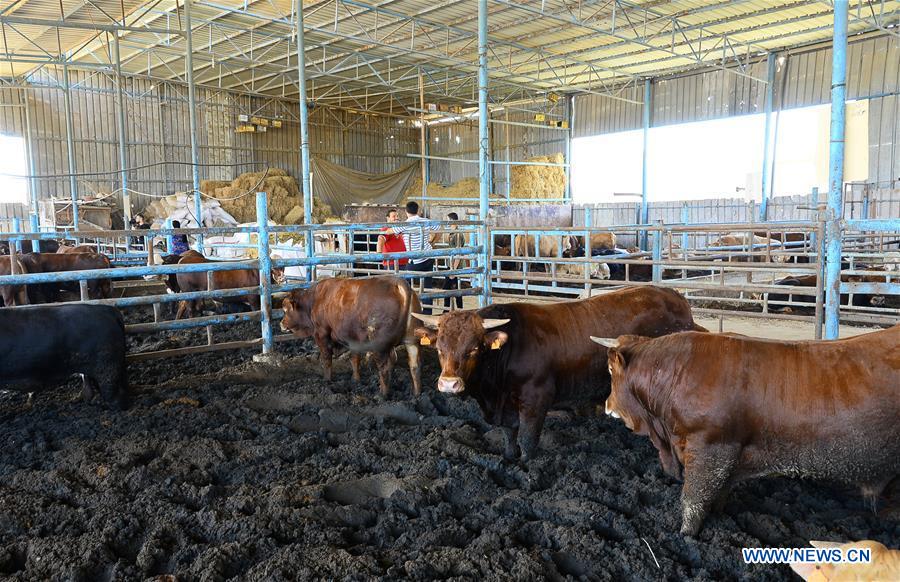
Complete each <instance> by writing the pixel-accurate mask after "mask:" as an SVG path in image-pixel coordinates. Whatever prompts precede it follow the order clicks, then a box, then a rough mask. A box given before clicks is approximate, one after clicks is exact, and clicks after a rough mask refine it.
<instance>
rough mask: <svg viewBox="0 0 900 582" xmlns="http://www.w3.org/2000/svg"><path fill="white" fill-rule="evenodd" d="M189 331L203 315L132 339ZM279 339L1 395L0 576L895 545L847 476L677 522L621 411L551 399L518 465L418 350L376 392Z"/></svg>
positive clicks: (579, 567)
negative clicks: (116, 381)
mask: <svg viewBox="0 0 900 582" xmlns="http://www.w3.org/2000/svg"><path fill="white" fill-rule="evenodd" d="M144 316H146V314H144ZM130 320H131V319H130ZM257 331H258V326H257V325H256V324H244V325H241V326H237V327H235V328H232V329H230V330H228V331H217V332H216V333H217V341H228V340H233V339H238V338H240V337H245V338H246V337H254V336H255V335H256V334H257ZM186 338H190V340H191V341H193V342H195V343H202V341H203V340H204V339H205V332H204V331H203V330H194V331H191V332H188V333H185V332H181V333H179V334H161V335H160V336H157V337H155V338H152V337H151V338H140V339H130V340H129V341H130V342H131V348H132V349H135V350H149V349H160V348H161V347H165V346H168V347H174V346H176V345H179V344H182V343H183V342H185V341H186ZM279 350H280V351H281V352H282V353H286V354H287V355H288V359H287V360H286V361H285V363H284V364H283V365H282V366H281V367H279V368H276V369H269V368H265V367H260V366H259V365H256V364H253V363H252V362H250V358H251V356H252V354H253V353H254V351H253V350H242V351H240V352H224V353H213V354H204V355H196V356H188V357H183V358H175V359H171V360H155V361H148V362H143V363H135V364H131V365H130V374H131V381H132V384H133V387H134V389H135V399H134V403H133V405H132V407H131V408H130V409H129V410H128V411H126V412H122V413H119V412H113V411H110V410H107V409H106V408H105V407H103V406H102V405H101V404H99V403H98V402H94V403H88V404H85V403H82V402H81V401H80V398H79V395H78V394H79V389H78V384H77V383H75V382H71V383H69V384H68V385H66V386H61V387H59V388H56V389H53V390H48V391H45V392H42V393H39V394H36V395H35V398H34V402H33V404H32V406H30V407H29V406H27V405H26V398H25V396H24V395H23V394H19V393H0V575H2V577H3V578H4V579H12V580H91V581H93V580H147V579H156V580H161V581H162V580H173V579H176V578H165V577H162V576H164V575H174V576H175V577H177V580H308V579H350V580H370V579H418V580H424V579H435V578H440V579H459V580H463V579H478V580H482V579H484V580H539V579H590V580H616V581H620V580H659V579H665V580H680V579H694V580H722V579H738V578H743V579H753V580H793V579H795V578H794V575H793V573H792V572H790V570H789V568H788V567H787V566H744V565H743V564H742V563H741V560H740V548H742V547H748V546H806V545H807V543H808V540H857V539H875V540H878V541H881V542H882V543H884V544H886V545H888V546H890V547H897V546H900V521H898V511H897V505H896V503H893V505H892V504H891V502H888V503H883V505H882V507H881V509H880V511H881V512H882V514H881V515H876V514H875V513H873V512H872V511H871V509H870V507H869V505H868V504H867V503H866V502H865V501H864V500H863V499H862V498H861V497H860V496H859V494H858V492H856V491H849V490H844V489H840V488H836V487H833V486H829V485H826V484H820V483H810V482H802V481H797V480H789V479H781V478H771V479H761V480H756V481H752V482H749V483H745V484H743V485H741V486H738V487H737V488H736V490H735V491H734V493H733V494H732V495H731V497H730V498H729V499H728V501H727V503H726V504H725V508H724V513H723V514H718V515H714V516H713V517H711V518H710V519H709V520H708V521H707V523H706V526H705V527H704V529H703V530H702V532H701V533H700V535H699V537H698V539H696V540H691V539H685V538H683V537H682V536H681V535H680V534H679V533H678V529H679V526H680V511H679V503H678V499H679V493H680V485H679V483H677V482H676V481H674V480H672V479H670V478H669V477H667V476H665V475H664V474H663V472H662V470H661V468H660V464H659V461H658V458H657V455H656V452H655V450H654V449H653V447H652V445H651V444H650V442H649V440H648V439H646V438H643V437H638V436H635V435H632V434H631V433H630V432H629V431H628V430H627V429H626V428H625V426H624V425H623V424H622V423H621V422H619V421H616V420H613V419H611V418H607V417H590V418H588V417H572V416H570V415H568V414H564V413H556V414H554V415H553V416H552V417H551V418H549V419H548V422H547V424H546V427H545V430H544V435H543V438H542V440H541V450H540V454H539V456H538V458H536V459H535V460H533V461H531V462H529V463H528V464H527V465H521V464H518V463H512V462H508V461H505V460H504V459H503V458H502V456H501V451H502V439H501V434H500V432H499V431H498V430H496V429H491V427H490V426H488V425H486V424H485V423H484V422H483V420H482V418H481V414H480V412H479V410H478V407H477V405H476V404H475V402H474V401H472V400H470V399H468V398H460V397H451V396H445V395H443V394H439V393H437V392H436V391H435V389H434V385H435V380H436V377H437V374H438V372H439V368H438V365H437V362H436V358H435V357H434V353H433V352H431V351H426V352H425V353H426V365H425V368H424V378H423V379H424V383H425V387H426V389H425V391H424V393H423V395H422V396H421V397H419V398H413V397H412V396H411V391H410V381H409V375H408V371H407V369H406V367H405V356H404V355H402V354H401V356H400V364H399V365H398V367H397V369H395V373H394V379H393V386H394V390H393V393H392V394H391V396H390V398H389V399H388V400H386V401H384V400H381V399H379V398H377V397H376V396H375V395H376V393H377V383H376V380H375V377H374V374H373V373H372V372H371V371H367V372H366V374H365V375H364V379H363V383H362V384H361V385H354V384H353V383H352V382H351V380H350V371H349V363H348V362H347V360H346V359H345V358H342V359H340V360H338V362H337V365H336V380H335V381H334V382H333V383H326V382H324V381H323V380H322V379H321V375H320V372H319V368H318V364H317V362H316V360H315V356H314V353H315V350H314V348H313V347H312V345H311V343H309V342H289V343H285V344H280V345H279ZM894 493H895V495H894V499H895V500H896V498H897V497H898V495H897V493H900V492H898V491H895V492H894ZM885 506H887V507H886V508H887V510H888V511H892V512H893V514H892V515H893V516H892V517H890V516H888V515H887V514H885ZM657 562H658V564H657Z"/></svg>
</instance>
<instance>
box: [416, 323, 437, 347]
mask: <svg viewBox="0 0 900 582" xmlns="http://www.w3.org/2000/svg"><path fill="white" fill-rule="evenodd" d="M415 334H416V337H417V338H419V344H421V345H423V346H430V345H432V344H434V343H435V342H436V341H437V332H436V331H434V330H431V329H427V328H424V327H417V328H416V331H415Z"/></svg>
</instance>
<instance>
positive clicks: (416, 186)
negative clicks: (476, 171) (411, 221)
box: [405, 177, 497, 200]
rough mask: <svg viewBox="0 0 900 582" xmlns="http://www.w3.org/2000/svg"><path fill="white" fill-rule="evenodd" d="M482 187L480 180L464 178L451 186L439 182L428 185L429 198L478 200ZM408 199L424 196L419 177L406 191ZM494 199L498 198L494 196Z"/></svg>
mask: <svg viewBox="0 0 900 582" xmlns="http://www.w3.org/2000/svg"><path fill="white" fill-rule="evenodd" d="M480 190H481V185H480V184H479V182H478V178H463V179H462V180H459V181H458V182H454V183H453V184H450V185H449V186H443V185H441V184H438V183H437V182H429V183H428V197H429V198H471V199H473V200H477V199H478V195H479V192H480ZM405 194H406V197H407V198H419V197H421V196H422V178H421V177H417V178H416V179H415V180H413V182H412V184H410V186H409V188H407V189H406V193H405ZM492 197H495V198H496V197H497V196H495V195H492Z"/></svg>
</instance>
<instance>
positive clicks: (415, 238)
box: [385, 201, 440, 315]
mask: <svg viewBox="0 0 900 582" xmlns="http://www.w3.org/2000/svg"><path fill="white" fill-rule="evenodd" d="M421 222H425V219H424V218H422V217H421V216H419V204H418V203H416V202H413V201H409V202H407V203H406V222H405V223H403V225H402V226H395V227H393V228H389V229H387V231H385V234H400V235H403V242H404V243H405V244H406V250H407V251H410V252H413V251H430V250H432V249H433V248H434V247H432V246H431V235H430V234H428V233H426V232H425V231H434V230H438V229H439V228H440V226H438V225H434V224H430V225H429V224H416V223H421ZM402 269H403V270H404V271H417V272H420V273H430V272H432V271H434V259H433V258H430V257H429V258H422V257H419V258H417V259H410V260H409V263H407V264H406V265H405V266H403V267H402ZM432 281H433V278H432V277H425V278H424V283H423V291H424V290H427V289H431V288H432ZM431 305H432V300H431V299H423V300H422V313H424V314H425V315H431Z"/></svg>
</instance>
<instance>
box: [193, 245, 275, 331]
mask: <svg viewBox="0 0 900 582" xmlns="http://www.w3.org/2000/svg"><path fill="white" fill-rule="evenodd" d="M211 262H213V261H211V260H209V259H207V258H206V257H204V256H203V255H201V254H200V253H198V252H196V251H187V252H185V253H183V254H182V255H181V256H180V257H179V260H178V264H179V265H189V264H194V263H211ZM175 280H176V282H177V287H178V289H177V291H176V292H179V291H180V292H184V293H190V292H193V291H207V290H211V291H212V290H217V289H238V288H241V287H259V271H258V270H256V269H255V268H254V269H235V270H233V271H212V287H211V288H210V287H209V286H208V284H207V283H208V281H207V272H206V271H203V272H197V273H178V274H176V275H175ZM215 301H218V302H221V303H246V304H247V305H249V306H250V308H251V309H252V310H253V311H259V307H260V304H259V294H258V293H257V294H253V295H240V296H237V297H218V298H216V299H215ZM202 308H203V299H202V298H201V299H194V300H190V301H182V302H181V303H180V304H179V305H178V312H177V313H176V314H175V319H181V317H182V316H183V315H185V314H187V317H188V318H191V317H194V315H195V314H197V313H200V311H201V310H202Z"/></svg>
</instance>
